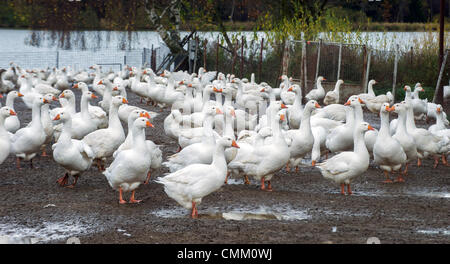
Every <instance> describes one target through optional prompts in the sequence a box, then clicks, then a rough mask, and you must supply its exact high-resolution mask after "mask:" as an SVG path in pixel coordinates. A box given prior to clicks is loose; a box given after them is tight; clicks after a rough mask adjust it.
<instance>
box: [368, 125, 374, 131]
mask: <svg viewBox="0 0 450 264" xmlns="http://www.w3.org/2000/svg"><path fill="white" fill-rule="evenodd" d="M367 128H368V129H369V130H375V129H374V128H373V127H372V126H371V125H369V126H368V127H367Z"/></svg>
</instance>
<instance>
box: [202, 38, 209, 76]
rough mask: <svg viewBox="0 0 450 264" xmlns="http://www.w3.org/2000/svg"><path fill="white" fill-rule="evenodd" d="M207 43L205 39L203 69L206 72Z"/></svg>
mask: <svg viewBox="0 0 450 264" xmlns="http://www.w3.org/2000/svg"><path fill="white" fill-rule="evenodd" d="M207 42H208V40H207V39H205V40H204V41H203V68H204V69H205V70H206V43H207Z"/></svg>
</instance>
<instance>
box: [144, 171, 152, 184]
mask: <svg viewBox="0 0 450 264" xmlns="http://www.w3.org/2000/svg"><path fill="white" fill-rule="evenodd" d="M150 177H151V174H150V171H149V172H148V173H147V180H145V182H144V184H148V182H149V181H150Z"/></svg>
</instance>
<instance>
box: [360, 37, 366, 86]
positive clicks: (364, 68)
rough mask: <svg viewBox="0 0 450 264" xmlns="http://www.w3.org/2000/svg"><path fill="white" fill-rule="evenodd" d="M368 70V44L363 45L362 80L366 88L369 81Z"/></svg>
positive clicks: (362, 84)
mask: <svg viewBox="0 0 450 264" xmlns="http://www.w3.org/2000/svg"><path fill="white" fill-rule="evenodd" d="M366 72H367V46H366V45H364V46H363V70H362V75H361V76H362V77H361V80H362V83H361V87H362V88H363V89H364V90H365V87H366V83H367V80H366Z"/></svg>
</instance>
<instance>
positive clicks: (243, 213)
mask: <svg viewBox="0 0 450 264" xmlns="http://www.w3.org/2000/svg"><path fill="white" fill-rule="evenodd" d="M152 214H154V215H156V216H158V217H163V218H185V217H188V216H189V212H188V211H187V210H184V209H182V208H176V209H162V210H159V211H156V212H152ZM199 218H204V219H225V220H237V221H243V220H286V221H298V220H305V219H308V218H310V215H309V214H308V213H307V210H298V209H293V208H291V207H289V206H276V207H274V208H271V207H266V206H261V207H259V208H251V207H244V208H238V209H234V210H232V211H230V212H220V210H219V209H215V210H211V209H210V211H203V212H201V213H200V214H199Z"/></svg>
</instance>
